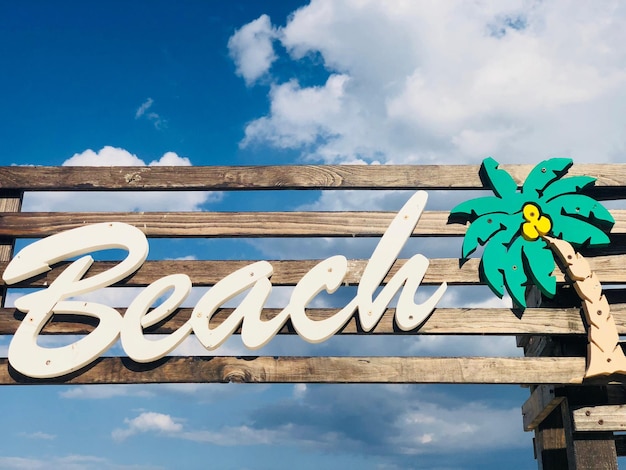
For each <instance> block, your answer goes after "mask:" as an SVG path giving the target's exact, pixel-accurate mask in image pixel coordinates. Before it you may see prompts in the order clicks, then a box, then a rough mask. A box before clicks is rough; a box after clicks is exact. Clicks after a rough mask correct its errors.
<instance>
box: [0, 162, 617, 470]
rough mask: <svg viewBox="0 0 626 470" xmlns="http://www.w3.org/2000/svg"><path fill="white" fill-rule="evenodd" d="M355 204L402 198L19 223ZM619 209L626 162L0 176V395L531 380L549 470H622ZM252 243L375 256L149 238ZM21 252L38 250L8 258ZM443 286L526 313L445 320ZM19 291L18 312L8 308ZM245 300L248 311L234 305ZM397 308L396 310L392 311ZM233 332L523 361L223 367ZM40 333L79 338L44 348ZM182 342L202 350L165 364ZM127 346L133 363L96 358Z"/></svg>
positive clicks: (42, 171)
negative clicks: (179, 252) (428, 252)
mask: <svg viewBox="0 0 626 470" xmlns="http://www.w3.org/2000/svg"><path fill="white" fill-rule="evenodd" d="M357 189H358V190H381V189H387V190H410V194H408V195H407V197H406V198H407V202H406V204H405V205H404V207H403V208H402V209H400V210H399V211H398V212H380V211H377V212H372V211H367V210H364V211H335V212H314V211H296V212H203V211H197V212H176V211H173V212H21V211H20V208H21V201H22V198H23V196H24V194H25V193H30V192H39V191H72V192H74V193H76V194H77V195H78V196H79V197H80V193H82V192H90V191H106V192H115V191H172V192H173V191H264V190H280V191H284V192H286V193H288V192H289V191H294V190H297V191H317V190H325V191H336V192H339V191H345V190H357ZM440 190H444V191H447V194H448V195H449V196H450V199H451V200H455V201H458V200H466V199H468V198H466V197H464V196H463V195H464V193H463V191H466V190H472V191H483V192H484V194H485V196H484V197H481V198H474V199H469V200H467V201H466V202H462V203H461V204H458V205H456V207H454V208H453V209H452V210H451V211H449V210H432V209H430V207H429V206H427V204H426V193H425V192H429V193H430V192H432V191H440ZM411 194H412V195H413V196H411ZM625 195H626V165H622V164H619V165H584V164H575V165H572V162H571V161H570V160H566V159H551V160H546V161H544V162H542V163H540V164H539V165H537V166H531V165H498V163H497V162H496V161H495V160H493V159H486V160H485V161H484V162H483V164H482V165H481V166H462V165H459V166H437V165H431V166H411V165H406V166H393V165H389V166H386V165H384V166H288V167H281V166H263V167H90V168H86V167H0V273H2V278H3V279H2V281H0V297H1V299H2V306H1V308H0V334H2V335H10V336H12V339H11V344H10V346H9V354H8V355H9V357H8V358H0V384H6V385H9V384H70V383H71V384H124V383H157V382H158V383H162V382H266V383H277V382H289V383H298V382H308V383H314V382H316V383H409V384H415V383H449V384H454V383H478V384H521V385H525V386H529V389H530V392H531V394H530V398H529V399H528V401H527V402H526V403H525V404H524V405H523V407H522V422H523V425H524V428H525V429H526V430H533V431H534V432H535V452H536V455H537V458H538V461H539V464H540V468H576V469H578V470H581V469H593V468H597V465H598V462H602V465H603V468H611V469H616V468H617V460H616V456H617V455H621V454H622V453H623V449H626V440H625V439H624V438H623V437H622V436H621V435H614V434H613V433H614V432H615V431H623V429H625V428H626V411H625V410H626V407H625V406H624V405H625V404H626V394H624V388H623V383H624V380H625V379H624V377H626V376H625V375H623V374H624V372H625V368H626V367H625V360H624V355H623V353H622V345H621V343H620V340H619V337H620V335H625V334H626V296H625V295H624V285H625V284H626V269H624V266H626V248H625V247H626V243H625V239H626V211H625V210H623V209H618V208H615V206H614V205H613V207H612V208H611V210H607V209H606V208H605V207H604V206H603V205H601V202H604V201H611V200H622V199H624V198H625ZM607 206H608V205H607ZM458 222H460V223H458ZM241 237H245V238H256V237H288V238H305V237H328V238H337V237H342V238H346V239H348V240H352V239H354V238H355V237H375V238H377V239H378V240H377V244H376V247H375V248H374V249H373V250H372V251H371V254H370V256H369V257H368V258H366V259H348V258H346V257H345V256H344V254H342V253H335V254H334V255H333V256H330V257H328V258H324V257H320V256H317V254H316V253H306V255H307V259H278V260H267V261H258V260H249V259H204V260H168V259H150V260H148V261H146V254H147V252H148V249H149V244H150V241H151V239H153V238H183V239H185V238H200V239H202V238H205V239H213V238H224V239H229V238H241ZM409 237H418V238H421V237H429V238H432V237H435V238H439V239H440V240H441V242H442V243H443V244H445V245H448V241H452V240H453V239H455V238H456V239H458V240H459V242H460V241H461V239H462V240H463V241H462V248H461V250H460V253H453V254H450V255H448V257H446V258H436V257H435V258H430V259H427V258H426V257H425V256H423V254H421V253H420V251H421V250H419V249H418V250H415V252H410V253H409V254H408V256H406V255H405V257H401V256H400V253H401V249H402V247H403V246H405V244H406V243H407V240H408V239H409ZM20 239H35V241H34V242H32V243H29V244H27V245H26V246H25V247H24V248H23V249H21V250H19V251H18V252H17V253H14V249H13V248H14V245H15V243H16V241H17V240H20ZM418 246H419V245H418ZM111 247H114V248H117V249H118V250H120V249H121V250H122V251H123V252H124V253H125V256H124V257H123V259H122V260H121V261H117V260H98V261H94V260H93V259H92V257H91V254H92V252H93V251H94V250H100V249H103V248H111ZM481 250H482V251H481ZM405 252H406V249H405ZM405 252H403V253H405ZM399 257H400V258H399ZM320 258H321V259H320ZM600 281H601V283H600ZM422 285H424V286H434V293H432V294H431V295H430V297H429V298H428V299H427V300H425V301H423V302H422V303H421V304H420V303H416V302H415V296H414V294H415V292H416V291H417V290H418V288H419V287H420V286H422ZM446 285H448V286H457V285H460V286H476V288H480V286H483V285H487V286H489V288H490V289H491V290H492V291H493V292H494V293H495V294H496V295H498V296H502V295H504V294H508V295H510V297H511V298H512V300H513V302H514V304H515V305H513V306H512V307H498V308H483V307H473V308H469V306H467V305H460V306H456V307H453V308H451V307H442V306H441V305H442V303H443V300H444V299H445V295H446V294H444V291H445V289H446ZM108 286H114V287H139V288H141V290H140V292H139V294H137V295H136V296H135V297H134V299H133V300H131V301H130V302H128V303H127V304H125V305H124V304H118V305H107V304H101V303H98V302H93V301H90V302H78V301H77V300H74V299H72V296H75V295H77V294H79V293H81V292H83V293H84V292H93V291H97V290H99V289H105V288H107V287H108ZM273 286H289V287H291V288H293V292H292V293H291V295H290V298H289V300H288V301H287V302H286V304H285V305H283V306H281V307H280V308H268V307H266V306H265V300H266V299H267V296H268V293H269V291H270V289H272V287H273ZM345 286H353V287H356V294H354V293H352V294H351V295H350V296H348V299H349V300H348V301H347V302H345V303H344V305H342V306H340V307H337V308H327V307H324V308H320V307H312V306H311V302H312V300H314V299H315V298H316V296H318V295H320V294H321V293H323V292H324V291H327V292H328V293H331V295H334V296H337V295H340V293H341V292H342V289H344V288H345ZM603 286H604V287H603ZM607 286H608V287H609V288H606V287H607ZM192 287H208V288H209V290H208V292H207V293H206V294H204V295H203V296H202V297H201V298H200V299H199V300H198V301H197V302H196V304H195V306H193V307H189V308H188V307H181V305H182V302H183V300H184V299H185V298H186V297H187V296H188V295H189V290H190V289H191V288H192ZM472 288H474V287H472ZM24 289H26V290H24ZM33 289H35V291H34V292H33ZM9 291H10V293H11V295H13V296H16V301H15V302H14V303H15V306H14V307H8V306H5V305H4V299H5V298H6V295H7V293H8V292H9ZM333 292H334V294H332V293H333ZM238 293H240V294H241V297H240V298H241V300H240V301H239V302H238V304H237V305H236V306H234V307H225V306H224V304H225V302H226V301H227V300H228V299H231V298H232V297H233V296H235V295H237V294H238ZM397 293H398V294H399V302H398V303H397V304H396V305H393V306H390V305H392V304H391V300H392V298H393V297H394V296H395V295H396V294H397ZM157 299H158V300H157ZM233 334H236V335H241V339H242V341H243V343H244V344H245V345H247V346H248V347H250V348H252V349H254V348H257V347H260V346H263V345H264V344H266V343H267V342H268V341H271V340H272V338H273V337H274V336H275V335H299V336H301V337H302V338H303V339H305V340H307V341H310V342H319V341H324V340H325V339H327V338H329V337H331V336H333V335H338V336H340V337H343V335H365V336H367V335H373V336H374V335H433V334H434V335H445V337H446V341H449V342H450V344H452V343H453V342H454V341H455V340H456V339H457V338H458V336H459V335H481V336H482V335H490V336H498V335H500V336H510V337H516V339H517V344H518V346H520V347H521V348H523V352H524V355H523V357H475V356H471V355H467V356H465V357H396V356H358V357H355V356H343V357H336V356H332V357H329V356H309V357H291V356H278V357H275V356H248V357H234V356H227V355H220V351H221V349H220V345H221V344H222V343H223V341H224V340H225V339H226V338H228V337H230V336H231V335H233ZM42 335H80V336H82V337H81V338H80V339H78V340H76V339H75V338H72V339H71V340H70V341H69V344H66V345H65V346H62V347H45V346H43V345H41V344H39V343H40V342H39V341H38V339H39V338H41V336H42ZM153 335H162V336H160V337H158V339H154V336H153ZM189 335H194V336H195V337H196V339H197V340H198V341H199V342H200V343H201V344H202V345H203V346H205V347H206V349H207V354H206V355H203V356H172V355H171V353H172V351H173V349H174V348H175V347H176V346H177V345H178V344H180V343H181V341H183V340H184V339H185V338H187V337H188V336H189ZM118 339H120V340H121V341H120V343H121V346H122V349H123V351H124V355H123V356H122V357H102V354H103V353H104V352H106V351H107V350H109V348H110V347H111V346H112V345H113V344H115V343H116V342H117V341H118ZM511 341H513V339H511ZM211 351H214V352H213V353H210V352H211Z"/></svg>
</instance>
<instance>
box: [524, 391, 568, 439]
mask: <svg viewBox="0 0 626 470" xmlns="http://www.w3.org/2000/svg"><path fill="white" fill-rule="evenodd" d="M563 400H564V398H563V397H562V396H557V395H556V393H555V387H554V386H553V385H539V386H538V387H536V388H535V390H533V392H532V393H531V394H530V398H529V399H528V400H526V402H525V403H524V404H523V405H522V417H523V422H524V431H532V430H533V429H535V428H537V426H539V425H540V424H541V423H542V422H543V420H544V419H546V418H547V417H548V415H549V414H550V413H552V410H554V409H555V408H556V407H557V406H559V404H560V403H561V402H562V401H563Z"/></svg>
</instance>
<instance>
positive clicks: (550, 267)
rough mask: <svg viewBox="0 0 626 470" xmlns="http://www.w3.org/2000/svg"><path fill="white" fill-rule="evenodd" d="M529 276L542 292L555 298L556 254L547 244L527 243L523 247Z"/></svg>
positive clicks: (540, 242)
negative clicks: (554, 273) (554, 272)
mask: <svg viewBox="0 0 626 470" xmlns="http://www.w3.org/2000/svg"><path fill="white" fill-rule="evenodd" d="M522 251H523V253H524V260H525V261H526V267H527V269H528V274H529V275H530V278H531V279H532V281H533V282H534V283H535V285H537V287H539V289H540V290H541V292H542V293H543V294H544V295H546V296H548V297H554V295H555V294H556V277H554V276H553V275H552V272H553V271H554V268H555V263H554V254H553V253H552V250H551V249H550V247H549V246H548V245H547V243H546V242H543V241H541V240H537V241H525V243H524V246H523V247H522Z"/></svg>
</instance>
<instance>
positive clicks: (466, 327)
mask: <svg viewBox="0 0 626 470" xmlns="http://www.w3.org/2000/svg"><path fill="white" fill-rule="evenodd" d="M116 310H117V311H119V312H120V314H122V315H124V313H125V311H126V309H125V308H120V307H118V308H117V309H116ZM338 310H339V309H331V308H320V309H307V315H308V316H309V317H310V318H311V319H313V320H325V319H327V318H329V317H331V316H333V315H335V314H336V313H337V311H338ZM191 311H192V309H191V308H181V309H179V310H177V311H176V312H175V313H174V314H173V316H172V317H171V318H169V319H168V320H167V322H164V323H163V324H159V325H157V326H155V327H151V328H148V329H147V330H146V334H170V333H173V332H174V331H176V330H178V329H179V328H180V327H181V326H182V325H183V324H184V323H185V322H186V321H187V320H188V319H189V317H190V315H191ZM280 311H281V309H276V308H266V309H263V310H262V312H261V318H262V319H263V320H269V319H271V318H273V317H274V316H276V315H277V314H278V313H279V312H280ZM232 312H233V309H232V308H222V309H219V310H218V311H217V312H216V314H215V316H214V317H213V318H212V319H211V326H212V327H217V326H218V325H220V324H221V323H222V322H224V321H225V319H226V318H228V316H229V315H231V314H232ZM394 315H395V309H393V308H390V309H387V311H385V313H384V314H383V317H382V318H381V320H380V322H379V323H378V325H376V327H375V328H374V329H373V330H372V331H371V332H370V333H364V332H363V331H362V329H361V328H359V326H358V324H357V319H356V318H352V319H351V320H350V321H349V322H348V323H347V324H346V326H345V327H344V328H343V329H342V330H341V331H340V333H339V334H343V335H355V334H359V335H362V334H374V335H401V334H407V335H416V334H420V335H442V334H452V335H501V336H502V335H521V334H524V335H580V336H583V335H585V334H586V331H585V328H584V325H583V322H582V320H581V317H580V313H579V309H576V308H568V309H557V308H554V309H540V308H537V309H535V308H529V309H527V310H526V311H525V312H524V314H523V315H522V316H521V318H520V317H519V316H518V315H519V312H517V311H515V310H512V309H507V308H474V309H471V308H437V309H435V310H434V311H433V313H432V315H431V316H430V318H429V319H428V320H427V321H426V322H425V323H424V324H423V325H422V326H420V327H419V328H417V329H415V330H412V331H408V332H405V331H401V330H399V329H398V328H397V326H396V325H395V324H394V320H393V318H394ZM23 316H24V314H23V313H21V312H19V311H17V310H15V309H14V308H3V309H0V335H12V334H14V333H15V331H16V330H17V327H18V326H19V324H20V322H21V319H22V318H23ZM614 316H615V319H616V323H617V324H618V331H619V332H620V333H626V304H620V305H618V306H614ZM96 323H97V321H96V320H95V319H94V318H92V317H84V318H83V317H81V318H80V319H78V318H76V317H70V316H63V315H55V316H54V321H52V322H50V323H48V324H47V325H46V327H45V328H44V330H43V333H42V334H50V335H59V334H70V335H80V334H88V333H89V332H90V331H92V330H93V327H94V326H95V325H96ZM239 333H240V330H237V332H236V334H239ZM279 334H285V335H287V334H295V331H294V329H293V327H292V325H291V323H289V322H288V323H287V324H286V325H285V326H284V327H283V328H282V329H281V330H280V332H279Z"/></svg>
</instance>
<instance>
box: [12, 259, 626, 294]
mask: <svg viewBox="0 0 626 470" xmlns="http://www.w3.org/2000/svg"><path fill="white" fill-rule="evenodd" d="M251 262H252V261H241V260H235V261H230V260H228V261H224V260H210V261H208V260H204V261H201V260H183V261H170V260H166V261H146V262H145V263H144V264H143V266H142V267H140V268H139V269H138V270H137V271H136V272H135V273H133V274H131V275H130V276H128V277H127V278H126V279H124V280H123V281H121V282H119V283H117V284H115V285H116V286H128V287H141V286H146V285H148V284H150V283H151V282H154V281H156V280H157V279H159V278H161V277H163V276H166V275H168V274H177V273H184V274H187V275H188V276H189V277H190V278H191V281H192V282H193V284H194V285H195V286H212V285H214V284H215V283H216V282H218V281H219V280H221V279H223V278H224V277H225V276H227V275H228V274H231V273H232V272H234V271H236V270H238V269H242V268H245V267H246V266H248V265H250V263H251ZM268 262H269V263H270V264H271V265H272V266H273V268H274V274H273V275H272V277H271V278H270V279H271V281H272V284H273V285H274V286H294V285H296V284H297V283H298V281H299V280H300V279H302V276H304V274H306V273H307V272H308V271H309V270H310V269H311V268H312V267H313V266H315V265H316V264H317V263H319V261H318V260H268ZM405 262H406V260H397V261H396V262H395V263H394V264H393V266H392V267H391V269H390V270H389V273H388V274H387V275H386V276H385V278H384V279H383V284H386V283H387V282H388V281H389V280H390V279H391V277H393V276H394V275H395V274H396V273H397V271H398V269H400V267H401V266H402V265H403V264H404V263H405ZM589 263H590V265H591V267H592V269H593V270H594V272H595V273H596V275H597V276H598V277H599V278H600V279H601V281H602V283H603V284H604V285H606V284H612V283H624V282H626V270H625V269H624V266H626V255H616V256H598V257H596V258H590V259H589ZM114 264H115V262H113V261H97V262H95V263H94V264H93V265H92V267H91V268H90V270H89V271H88V273H87V275H92V274H97V273H101V272H103V271H105V270H107V269H110V268H112V267H113V265H114ZM479 264H480V260H479V259H477V258H472V259H470V260H468V261H467V262H466V263H464V264H463V265H462V266H459V260H458V259H453V258H435V259H431V260H430V265H429V267H428V270H427V271H426V274H425V276H424V280H423V281H422V284H423V285H439V284H441V283H442V282H444V281H445V282H447V283H448V284H449V285H477V284H483V283H482V282H481V280H480V276H479V273H478V267H479ZM67 265H68V262H61V263H58V264H56V265H55V266H54V267H53V268H52V269H51V270H50V271H48V272H46V273H43V274H41V275H38V276H35V277H33V278H32V279H29V280H26V281H24V282H20V283H17V284H15V285H14V287H45V286H47V285H49V284H50V283H51V282H52V281H54V279H56V278H57V277H58V275H59V274H60V273H61V272H62V271H63V269H65V268H66V267H67ZM366 265H367V260H348V272H347V273H346V276H345V278H344V280H343V284H344V285H348V286H355V285H358V283H359V281H360V279H361V276H362V275H363V271H364V269H365V266H366ZM6 266H7V262H6V261H3V262H0V272H4V270H5V269H6ZM554 275H555V276H556V279H557V282H559V283H563V282H565V278H564V276H563V273H562V272H561V271H560V270H559V269H558V268H555V270H554ZM2 285H4V281H2V280H0V286H2Z"/></svg>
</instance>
